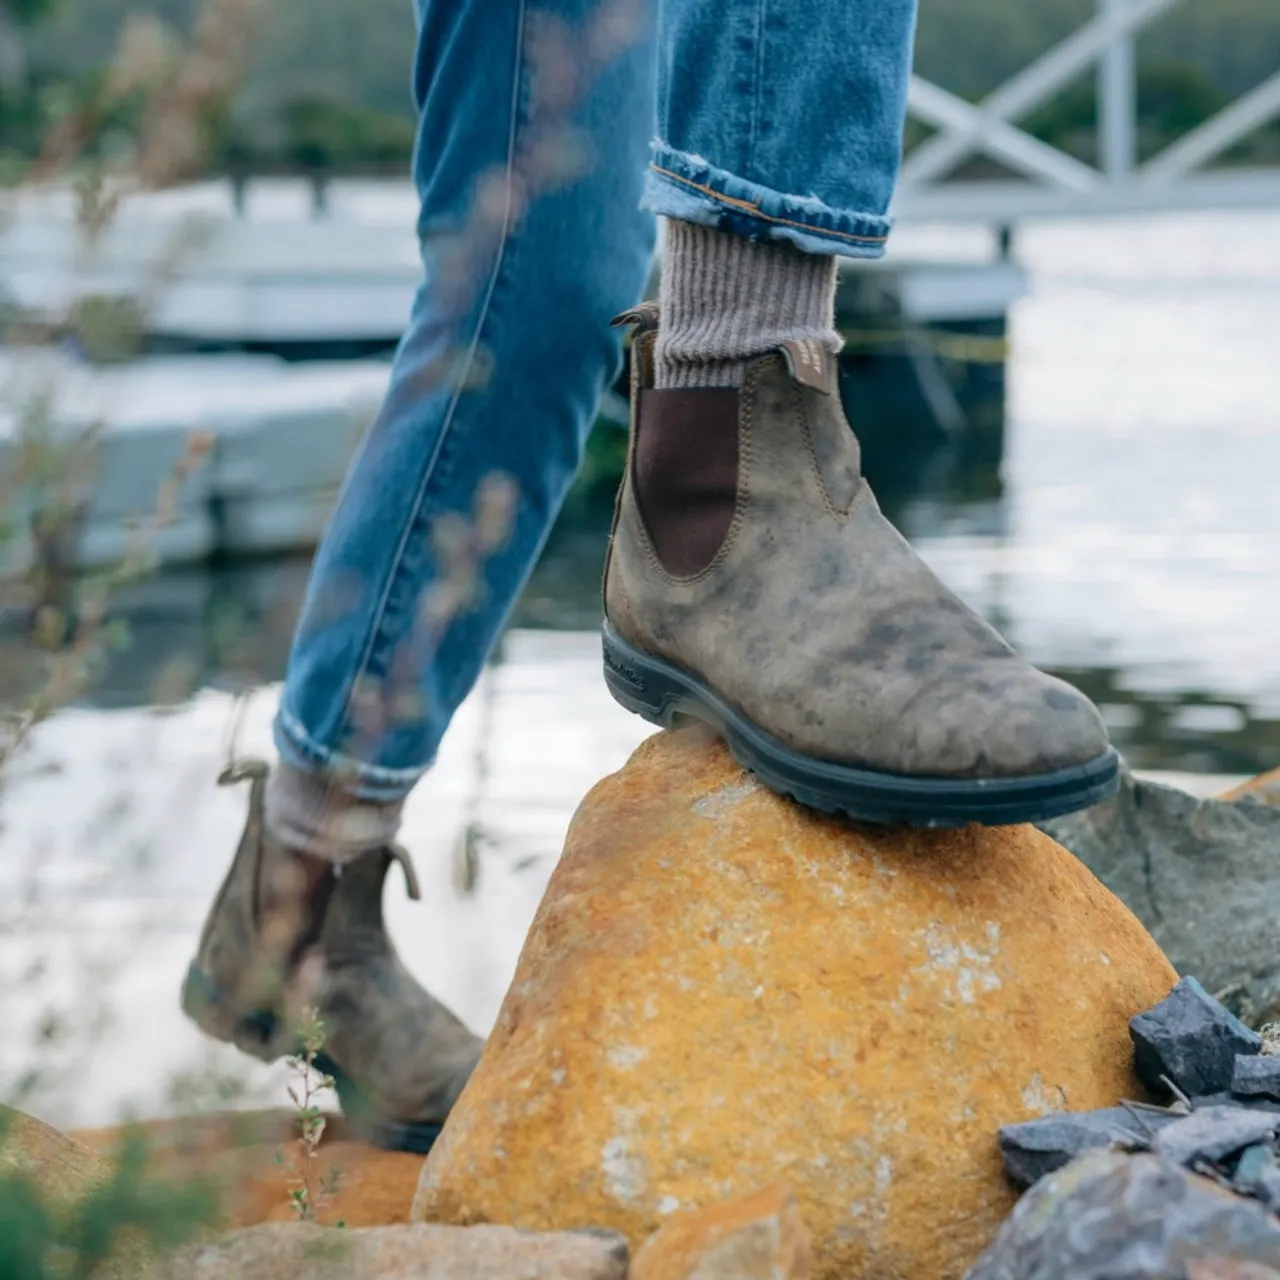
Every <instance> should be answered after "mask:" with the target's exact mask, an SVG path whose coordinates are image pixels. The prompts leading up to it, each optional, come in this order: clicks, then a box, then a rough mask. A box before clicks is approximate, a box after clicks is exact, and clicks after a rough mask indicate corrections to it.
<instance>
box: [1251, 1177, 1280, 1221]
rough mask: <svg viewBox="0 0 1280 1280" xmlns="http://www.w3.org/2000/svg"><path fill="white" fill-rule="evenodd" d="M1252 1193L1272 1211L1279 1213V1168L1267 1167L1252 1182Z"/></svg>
mask: <svg viewBox="0 0 1280 1280" xmlns="http://www.w3.org/2000/svg"><path fill="white" fill-rule="evenodd" d="M1253 1194H1254V1195H1255V1196H1257V1197H1258V1199H1259V1200H1261V1201H1262V1203H1263V1204H1265V1205H1266V1206H1267V1208H1268V1209H1270V1210H1271V1211H1272V1213H1276V1214H1280V1169H1267V1170H1266V1171H1265V1172H1263V1173H1262V1174H1261V1175H1260V1176H1259V1178H1258V1181H1257V1182H1256V1183H1255V1184H1254V1187H1253Z"/></svg>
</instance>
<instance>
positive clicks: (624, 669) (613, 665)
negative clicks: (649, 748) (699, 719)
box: [602, 622, 693, 729]
mask: <svg viewBox="0 0 1280 1280" xmlns="http://www.w3.org/2000/svg"><path fill="white" fill-rule="evenodd" d="M602 640H603V647H604V679H605V684H606V685H607V686H608V688H609V692H610V693H611V694H612V695H613V697H614V700H615V701H617V702H619V703H621V704H622V706H624V707H625V708H626V709H627V710H628V711H631V712H634V714H636V715H638V716H641V717H642V718H643V719H645V720H648V721H649V723H650V724H656V725H657V726H658V727H659V728H662V729H672V728H675V727H676V725H677V723H679V722H681V721H683V720H686V719H687V718H688V717H689V715H690V713H691V712H692V711H693V708H692V707H691V706H690V705H689V703H690V700H689V697H688V693H687V691H686V690H685V689H684V688H683V687H682V686H681V685H679V684H677V683H676V682H675V681H674V680H671V679H670V678H668V677H667V676H666V674H665V673H664V672H662V671H660V670H659V669H658V668H657V667H655V666H653V665H652V664H651V663H648V662H646V661H645V660H644V658H643V657H642V655H640V654H639V653H637V652H636V651H635V650H634V649H632V648H631V646H630V645H628V644H627V643H626V642H625V641H624V640H622V639H621V637H620V636H619V635H618V633H617V632H616V631H614V629H613V628H612V627H611V626H610V625H609V624H608V623H607V622H606V623H605V625H604V633H603V637H602Z"/></svg>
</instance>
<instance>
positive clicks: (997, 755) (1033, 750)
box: [988, 670, 1111, 777]
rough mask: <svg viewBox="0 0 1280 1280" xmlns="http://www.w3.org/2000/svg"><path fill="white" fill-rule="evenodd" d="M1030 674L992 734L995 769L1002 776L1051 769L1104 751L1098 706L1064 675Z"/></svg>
mask: <svg viewBox="0 0 1280 1280" xmlns="http://www.w3.org/2000/svg"><path fill="white" fill-rule="evenodd" d="M1032 674H1033V675H1034V676H1035V680H1034V681H1033V682H1032V684H1031V687H1030V688H1028V690H1027V692H1026V695H1025V696H1024V697H1023V698H1022V699H1021V700H1020V701H1019V705H1018V708H1017V711H1016V712H1014V713H1013V714H1011V715H1010V717H1009V720H1008V723H1007V726H1006V728H1005V731H1003V732H1001V730H1000V729H999V728H998V727H997V728H996V729H995V731H994V733H993V736H992V743H993V745H992V748H991V750H990V751H989V752H988V760H989V763H990V764H991V765H992V766H993V769H994V771H995V772H996V773H997V774H998V775H999V776H1005V777H1008V776H1027V775H1035V774H1042V773H1054V772H1057V771H1058V770H1061V769H1070V768H1074V767H1076V766H1078V765H1083V764H1088V763H1090V762H1091V761H1094V760H1097V759H1098V758H1099V757H1101V756H1104V755H1106V754H1107V752H1108V751H1110V749H1111V743H1110V741H1109V739H1108V737H1107V728H1106V725H1105V724H1104V723H1103V721H1102V716H1101V715H1100V714H1099V713H1098V709H1097V707H1095V706H1094V705H1093V703H1092V702H1091V701H1090V700H1089V699H1088V698H1087V697H1086V696H1085V695H1084V694H1083V693H1081V692H1080V691H1079V690H1078V689H1076V688H1073V687H1072V686H1071V685H1069V684H1067V682H1066V681H1065V680H1059V679H1057V678H1056V677H1054V676H1047V675H1044V674H1042V673H1041V672H1039V671H1034V670H1032Z"/></svg>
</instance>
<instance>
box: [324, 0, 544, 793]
mask: <svg viewBox="0 0 1280 1280" xmlns="http://www.w3.org/2000/svg"><path fill="white" fill-rule="evenodd" d="M526 14H527V5H526V0H520V9H519V15H518V18H517V21H516V49H517V52H516V65H515V75H514V76H513V78H512V86H511V112H510V120H509V124H508V128H507V155H506V166H505V169H506V174H505V176H506V208H505V209H504V211H503V223H502V234H501V238H500V239H499V242H498V252H497V256H496V258H495V260H494V264H493V269H492V270H491V271H490V273H489V282H488V287H487V288H486V290H485V295H484V300H483V302H482V303H481V305H480V311H479V314H478V315H477V317H476V323H475V328H474V330H473V332H472V335H471V342H470V343H469V344H468V347H467V354H466V358H465V359H464V360H463V361H462V362H461V364H460V366H459V367H458V369H457V371H456V376H455V381H454V389H453V394H452V396H451V397H450V400H449V407H448V408H447V409H446V410H445V417H444V421H443V423H442V424H441V428H440V436H439V438H438V439H437V441H436V445H435V448H434V450H433V451H432V454H431V457H430V458H429V459H428V461H427V465H426V467H425V468H424V469H423V473H422V480H421V483H420V484H419V485H418V492H417V494H416V495H415V496H414V502H413V506H412V508H411V509H410V512H409V518H408V519H407V520H406V521H405V523H404V527H403V529H402V530H401V533H400V541H399V545H398V546H397V547H396V552H395V556H394V557H393V559H392V562H391V570H390V572H389V573H388V574H387V577H386V581H385V583H384V584H383V588H382V592H381V595H380V597H379V599H378V605H377V608H376V610H375V611H374V615H373V623H372V625H371V626H370V628H369V635H368V639H367V640H366V642H365V646H364V651H363V652H362V654H361V656H360V660H359V662H358V663H357V664H356V666H355V668H354V670H353V671H352V674H351V677H350V679H349V681H348V682H347V689H346V692H345V697H344V702H345V706H344V708H343V712H342V719H341V720H340V721H339V722H338V724H337V727H336V730H335V733H334V738H335V740H337V741H341V740H342V737H343V735H344V734H345V733H346V732H347V729H348V727H349V726H350V723H351V694H352V692H353V691H354V689H355V687H356V686H357V684H358V683H359V681H360V680H361V679H362V678H363V677H364V676H365V675H366V674H367V673H368V670H369V666H370V664H371V661H372V658H373V654H374V650H375V648H376V647H377V644H378V641H379V640H380V639H381V638H382V632H383V628H384V625H385V622H386V614H387V605H388V602H389V600H390V598H391V595H392V591H393V589H394V587H395V584H396V581H397V579H398V578H399V576H400V572H401V570H402V569H403V567H404V562H405V556H406V553H407V550H408V546H409V539H410V537H411V535H412V533H413V531H414V529H415V527H416V526H417V524H418V519H419V517H420V515H421V514H422V508H423V505H424V503H425V501H426V496H427V491H428V489H429V488H430V487H431V484H432V482H433V480H435V479H436V478H437V477H436V475H435V471H436V468H437V466H438V465H439V463H440V459H441V456H442V455H443V454H444V453H445V447H446V444H447V443H448V441H449V436H450V433H451V430H452V427H453V422H454V418H455V415H456V414H457V410H458V404H459V402H460V400H461V399H462V395H463V392H464V390H465V388H466V386H467V371H468V370H469V369H470V367H471V366H472V364H473V363H474V361H475V358H476V352H477V351H478V350H479V348H480V336H481V334H482V333H483V331H484V325H485V321H486V319H487V318H488V315H489V308H490V306H491V305H492V302H493V297H494V293H495V292H496V289H497V285H498V281H499V280H500V279H501V277H502V272H503V264H504V262H505V259H506V253H507V243H508V238H509V236H510V233H511V224H512V211H513V208H514V201H513V199H512V190H513V182H512V178H513V170H514V166H515V160H516V139H517V137H518V134H519V126H520V111H521V108H520V103H521V86H522V84H523V82H524V66H525V52H524V46H525V20H526ZM328 750H330V751H332V750H333V748H329V749H328ZM370 767H371V768H376V767H377V766H370Z"/></svg>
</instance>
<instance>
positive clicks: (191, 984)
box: [182, 964, 444, 1155]
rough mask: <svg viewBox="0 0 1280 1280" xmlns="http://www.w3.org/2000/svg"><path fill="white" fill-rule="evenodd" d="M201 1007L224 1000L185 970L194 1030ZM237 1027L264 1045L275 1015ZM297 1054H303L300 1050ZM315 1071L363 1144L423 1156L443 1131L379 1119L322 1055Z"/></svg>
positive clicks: (254, 1017) (425, 1123) (250, 1017)
mask: <svg viewBox="0 0 1280 1280" xmlns="http://www.w3.org/2000/svg"><path fill="white" fill-rule="evenodd" d="M201 1006H205V1007H208V1006H214V1007H223V1006H224V1000H223V998H222V994H221V992H220V991H219V990H218V988H217V986H216V985H215V984H214V983H213V982H212V981H211V980H210V979H209V977H208V976H207V975H206V974H205V973H203V972H202V971H201V970H200V969H197V968H196V966H195V965H194V964H193V965H192V966H191V967H190V968H189V969H188V970H187V980H186V982H185V983H183V986H182V1009H183V1012H184V1013H186V1015H187V1017H189V1018H190V1019H191V1020H192V1021H193V1022H194V1023H195V1024H196V1025H197V1026H200V1025H201V1022H200V1018H199V1009H200V1007H201ZM239 1025H240V1028H241V1029H242V1030H243V1031H245V1032H247V1033H248V1034H249V1035H252V1036H256V1037H258V1038H259V1039H261V1040H262V1042H263V1043H264V1044H266V1043H268V1042H269V1041H270V1040H271V1039H273V1038H274V1036H275V1033H276V1027H277V1020H276V1015H275V1014H274V1013H272V1012H270V1010H265V1009H264V1010H259V1011H258V1012H256V1013H251V1014H247V1015H246V1016H245V1017H243V1018H241V1019H240V1024H239ZM298 1052H302V1049H301V1046H299V1049H298ZM315 1068H316V1070H317V1071H319V1072H321V1073H322V1074H323V1075H326V1076H329V1077H330V1078H331V1079H332V1080H333V1088H334V1092H335V1093H336V1094H337V1095H338V1102H339V1104H340V1105H341V1107H342V1112H343V1114H344V1115H345V1116H346V1117H347V1119H348V1120H350V1121H351V1123H352V1126H353V1127H354V1128H355V1131H356V1133H357V1134H358V1135H359V1136H360V1137H361V1138H362V1139H363V1140H364V1141H366V1142H368V1143H370V1144H372V1145H373V1146H375V1147H381V1148H382V1149H383V1150H384V1151H409V1152H412V1153H414V1154H415V1155H426V1154H427V1152H429V1151H430V1150H431V1148H432V1146H434V1145H435V1140H436V1139H437V1138H438V1137H439V1136H440V1131H441V1129H443V1127H444V1126H443V1125H442V1124H441V1123H439V1122H438V1121H434V1120H416V1121H405V1120H393V1119H391V1118H389V1117H387V1116H384V1115H380V1114H379V1113H378V1109H377V1107H376V1106H375V1105H374V1103H373V1100H372V1099H371V1098H370V1097H369V1096H368V1094H366V1093H364V1092H363V1091H362V1090H361V1089H360V1087H359V1086H358V1085H357V1084H356V1083H355V1081H354V1080H352V1079H351V1077H350V1076H349V1075H347V1073H346V1072H345V1071H344V1070H343V1069H342V1067H341V1066H340V1065H339V1064H338V1063H336V1062H335V1061H334V1060H333V1059H332V1058H331V1057H330V1056H329V1055H328V1054H327V1053H324V1052H323V1051H321V1052H320V1053H317V1054H316V1056H315Z"/></svg>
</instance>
